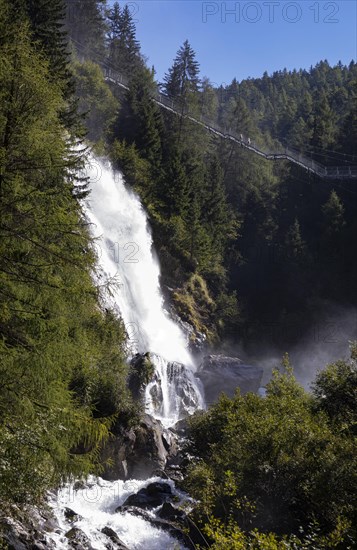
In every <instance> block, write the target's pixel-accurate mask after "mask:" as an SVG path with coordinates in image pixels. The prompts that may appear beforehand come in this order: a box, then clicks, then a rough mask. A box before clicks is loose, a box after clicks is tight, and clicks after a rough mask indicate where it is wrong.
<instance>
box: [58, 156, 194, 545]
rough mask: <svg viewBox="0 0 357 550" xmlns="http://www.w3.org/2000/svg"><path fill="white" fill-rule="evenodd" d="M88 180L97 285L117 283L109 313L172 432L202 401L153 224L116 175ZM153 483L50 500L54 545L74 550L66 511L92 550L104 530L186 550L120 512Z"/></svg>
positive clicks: (105, 172) (129, 541)
mask: <svg viewBox="0 0 357 550" xmlns="http://www.w3.org/2000/svg"><path fill="white" fill-rule="evenodd" d="M87 174H88V176H89V178H90V188H91V193H90V195H89V197H88V198H87V199H86V200H85V202H84V204H83V208H84V212H85V215H86V217H87V218H88V220H89V221H90V222H91V231H92V235H93V236H94V237H96V238H97V241H96V247H97V252H98V263H99V266H98V267H99V275H98V277H99V281H98V282H99V283H100V284H104V282H105V281H107V280H110V281H111V282H112V289H111V292H110V294H109V295H108V298H107V301H108V305H110V306H111V307H113V308H115V309H116V310H117V311H118V312H119V313H120V315H121V317H122V319H123V321H124V324H125V327H126V331H127V333H128V336H129V339H130V345H131V352H132V354H133V355H134V354H135V353H146V352H148V351H150V358H151V361H152V363H153V364H154V367H155V376H154V378H153V380H152V382H150V384H149V385H148V387H147V389H146V411H147V412H148V413H149V414H151V415H152V416H153V417H155V418H157V419H159V420H160V421H161V422H162V423H163V424H164V425H165V426H166V427H169V426H172V425H173V424H174V423H175V422H176V421H177V420H178V419H180V418H182V416H184V415H185V414H190V413H192V412H193V411H194V410H195V409H196V408H201V407H202V406H203V398H202V395H201V390H200V386H199V384H198V382H197V379H196V378H195V377H194V363H193V360H192V357H191V355H190V353H189V351H188V350H187V347H186V339H185V335H184V334H183V332H182V330H181V329H180V327H179V326H178V325H176V324H175V323H174V322H173V321H172V320H171V319H170V317H169V315H168V314H167V312H166V311H165V309H164V307H163V297H162V293H161V290H160V283H159V277H160V267H159V264H158V261H157V259H156V257H155V254H154V251H153V245H152V237H151V233H150V230H149V227H148V222H147V216H146V213H145V211H144V209H143V207H142V205H141V202H140V200H139V198H138V197H137V195H135V193H133V192H132V191H131V190H130V189H128V188H127V187H126V185H125V183H124V181H123V178H122V175H121V174H120V173H116V174H114V173H113V171H112V169H111V167H110V165H109V163H103V162H99V161H97V160H96V159H94V158H93V157H90V159H89V163H88V169H87ZM154 396H155V399H154ZM153 481H157V478H151V479H148V480H145V481H137V480H128V481H126V482H124V481H122V480H118V481H115V482H109V481H104V480H102V479H100V478H99V479H96V478H91V479H89V480H88V482H87V484H86V485H85V486H83V487H82V486H79V488H78V485H73V484H72V485H70V484H69V485H67V486H65V487H64V488H63V489H61V490H60V491H59V492H58V494H56V495H52V497H51V499H50V504H51V506H52V508H53V510H54V512H55V515H56V517H57V520H58V522H59V525H60V529H59V530H58V532H57V533H55V534H54V535H53V536H52V537H51V538H52V540H53V541H54V542H55V544H56V548H59V549H62V548H69V546H68V539H67V538H66V537H65V533H66V532H67V531H68V530H69V529H70V528H71V527H72V526H73V522H72V523H71V522H69V521H68V520H67V519H66V517H65V514H64V510H65V508H66V507H67V508H70V509H71V510H73V511H74V512H75V513H76V514H78V520H77V521H76V523H75V525H76V527H78V528H80V529H81V530H82V531H83V532H84V533H85V534H86V535H87V537H88V538H89V539H90V542H91V546H92V548H94V549H98V550H99V549H106V548H109V547H110V546H108V538H107V537H105V536H104V535H103V534H102V533H101V530H102V529H103V528H104V527H110V528H111V529H113V530H114V531H115V533H117V535H118V536H119V538H120V539H121V540H122V541H123V542H124V543H125V544H126V545H127V546H128V548H129V549H130V550H139V549H140V550H141V549H142V550H151V549H152V550H169V549H171V548H172V549H174V548H175V549H177V548H184V547H183V546H182V544H181V545H180V544H179V543H178V541H177V540H176V539H173V538H172V537H171V536H169V535H168V534H167V533H165V532H164V531H162V530H160V529H158V528H156V527H154V526H152V525H151V524H150V523H148V522H147V521H145V520H144V519H142V518H140V517H136V516H135V515H132V514H130V513H118V512H115V510H116V508H117V507H118V506H119V505H121V504H122V503H123V502H124V501H125V499H126V498H127V497H128V496H129V495H130V494H133V493H136V492H137V491H138V490H139V489H141V488H143V487H146V486H147V485H148V484H149V483H151V482H153ZM169 483H170V485H171V486H172V489H173V491H174V492H175V494H176V496H177V498H178V499H179V500H182V499H185V498H187V497H184V495H182V494H181V493H178V492H177V491H176V489H175V488H174V484H173V482H172V481H169ZM75 487H76V490H75Z"/></svg>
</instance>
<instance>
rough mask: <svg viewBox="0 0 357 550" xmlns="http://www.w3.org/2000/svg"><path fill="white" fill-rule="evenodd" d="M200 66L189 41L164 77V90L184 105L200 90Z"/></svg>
mask: <svg viewBox="0 0 357 550" xmlns="http://www.w3.org/2000/svg"><path fill="white" fill-rule="evenodd" d="M199 70H200V69H199V64H198V62H197V61H196V54H195V52H194V50H193V49H192V48H191V46H190V44H189V42H188V40H185V42H184V44H183V46H181V48H180V49H179V51H178V52H177V55H176V57H175V60H174V63H173V65H172V67H171V68H170V69H169V71H168V73H167V74H166V75H165V77H164V84H163V86H162V87H163V90H164V92H165V93H166V94H167V95H168V96H170V97H172V98H174V99H180V100H181V101H182V102H183V103H186V102H188V101H189V98H190V97H191V96H192V95H194V94H196V93H197V92H198V90H199V85H200V79H199Z"/></svg>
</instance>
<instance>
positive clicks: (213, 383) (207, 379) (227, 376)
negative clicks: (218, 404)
mask: <svg viewBox="0 0 357 550" xmlns="http://www.w3.org/2000/svg"><path fill="white" fill-rule="evenodd" d="M196 376H197V377H198V378H199V379H200V380H201V381H202V384H203V387H204V392H205V399H206V403H207V404H211V403H214V402H215V401H217V399H218V398H219V395H220V394H221V393H222V392H224V393H225V394H226V395H228V396H229V397H233V395H234V392H235V390H236V388H237V387H239V388H240V391H241V393H242V394H245V393H247V392H254V393H257V392H258V390H259V387H260V384H261V380H262V376H263V369H262V368H261V367H256V366H252V365H245V364H243V363H242V361H241V360H240V359H238V358H237V357H225V356H224V355H207V356H206V357H204V359H203V362H202V364H201V365H200V367H199V368H198V370H197V373H196Z"/></svg>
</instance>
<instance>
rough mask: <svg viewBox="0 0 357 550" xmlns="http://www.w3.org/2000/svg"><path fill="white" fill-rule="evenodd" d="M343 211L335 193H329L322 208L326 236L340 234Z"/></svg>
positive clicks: (342, 224) (342, 223)
mask: <svg viewBox="0 0 357 550" xmlns="http://www.w3.org/2000/svg"><path fill="white" fill-rule="evenodd" d="M344 210H345V209H344V206H343V204H342V202H341V200H340V198H339V196H338V195H337V193H336V191H334V190H333V191H331V194H330V197H329V199H328V201H327V202H326V203H325V204H324V205H323V206H322V213H323V215H324V227H325V231H326V233H327V234H328V235H331V236H332V235H338V234H339V233H340V232H341V230H342V228H343V226H344V225H345V220H344Z"/></svg>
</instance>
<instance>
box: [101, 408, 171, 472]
mask: <svg viewBox="0 0 357 550" xmlns="http://www.w3.org/2000/svg"><path fill="white" fill-rule="evenodd" d="M177 452H178V445H177V436H176V434H174V433H173V432H171V431H170V430H167V429H166V428H164V426H163V425H162V424H161V422H160V421H159V420H156V419H155V418H153V417H152V416H150V415H149V414H144V415H142V418H141V420H140V423H139V425H138V426H137V427H136V428H132V429H130V430H123V429H120V428H118V429H117V431H116V433H114V434H113V435H112V436H111V437H110V438H109V441H108V442H107V443H106V444H105V446H104V449H103V450H102V454H101V461H102V463H104V465H105V463H108V461H110V462H109V464H110V465H105V469H104V472H103V474H102V477H103V478H104V479H106V480H109V481H115V480H116V479H124V480H126V479H146V478H148V477H151V475H152V473H153V472H154V471H156V470H161V471H162V470H164V468H165V465H166V462H167V460H168V459H169V458H171V457H174V456H175V455H176V454H177Z"/></svg>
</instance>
